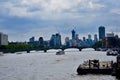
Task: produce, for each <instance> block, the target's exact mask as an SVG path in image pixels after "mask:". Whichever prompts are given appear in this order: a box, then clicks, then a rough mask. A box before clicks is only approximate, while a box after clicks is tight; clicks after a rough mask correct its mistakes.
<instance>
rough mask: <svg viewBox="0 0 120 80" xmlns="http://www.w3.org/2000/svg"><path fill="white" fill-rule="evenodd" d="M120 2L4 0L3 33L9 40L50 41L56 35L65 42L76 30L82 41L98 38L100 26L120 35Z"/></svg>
mask: <svg viewBox="0 0 120 80" xmlns="http://www.w3.org/2000/svg"><path fill="white" fill-rule="evenodd" d="M119 3H120V1H119V0H115V1H113V0H109V1H108V0H106V1H101V0H57V1H56V0H44V1H43V0H17V1H16V0H10V1H9V0H1V1H0V11H1V13H0V32H4V33H6V34H8V35H9V41H28V39H29V38H30V37H31V36H35V37H36V38H37V39H38V38H39V37H44V39H45V40H49V39H50V37H51V35H52V34H54V33H60V34H61V35H62V36H61V37H62V39H63V40H64V39H65V37H67V36H68V37H70V38H71V34H70V31H71V30H72V29H75V30H76V32H77V33H78V34H80V35H79V37H80V38H81V39H82V37H84V36H85V37H86V36H87V35H88V34H91V35H94V34H97V35H98V27H99V26H105V28H106V32H114V33H117V34H118V35H120V33H119V31H120V28H119V27H120V24H119V23H120V5H119Z"/></svg>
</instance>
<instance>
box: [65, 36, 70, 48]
mask: <svg viewBox="0 0 120 80" xmlns="http://www.w3.org/2000/svg"><path fill="white" fill-rule="evenodd" d="M65 45H66V46H67V47H69V46H70V39H69V37H66V38H65Z"/></svg>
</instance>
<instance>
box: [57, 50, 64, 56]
mask: <svg viewBox="0 0 120 80" xmlns="http://www.w3.org/2000/svg"><path fill="white" fill-rule="evenodd" d="M63 54H65V52H64V51H58V52H56V55H63Z"/></svg>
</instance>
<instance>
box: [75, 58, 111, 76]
mask: <svg viewBox="0 0 120 80" xmlns="http://www.w3.org/2000/svg"><path fill="white" fill-rule="evenodd" d="M112 65H113V61H101V62H99V60H96V59H94V60H88V61H84V63H83V64H80V65H79V67H78V68H77V73H78V74H79V75H82V74H107V75H111V74H112V71H113V67H112Z"/></svg>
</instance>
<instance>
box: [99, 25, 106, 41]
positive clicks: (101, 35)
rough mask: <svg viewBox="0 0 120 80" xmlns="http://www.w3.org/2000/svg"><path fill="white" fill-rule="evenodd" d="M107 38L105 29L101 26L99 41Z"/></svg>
mask: <svg viewBox="0 0 120 80" xmlns="http://www.w3.org/2000/svg"><path fill="white" fill-rule="evenodd" d="M104 38H105V27H104V26H100V27H99V40H102V39H104Z"/></svg>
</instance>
